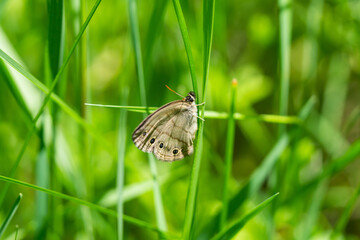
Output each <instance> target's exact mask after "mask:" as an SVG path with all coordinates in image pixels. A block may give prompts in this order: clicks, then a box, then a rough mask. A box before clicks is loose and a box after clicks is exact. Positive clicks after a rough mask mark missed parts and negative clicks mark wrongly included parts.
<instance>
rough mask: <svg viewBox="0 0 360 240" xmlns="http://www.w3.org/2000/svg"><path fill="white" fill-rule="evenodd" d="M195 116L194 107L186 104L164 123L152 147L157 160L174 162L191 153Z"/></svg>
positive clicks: (192, 149)
mask: <svg viewBox="0 0 360 240" xmlns="http://www.w3.org/2000/svg"><path fill="white" fill-rule="evenodd" d="M196 114H197V109H196V107H195V106H192V105H190V104H187V106H186V107H183V108H182V110H181V111H180V112H178V113H177V115H176V116H174V117H172V118H171V119H170V120H169V121H167V122H166V124H165V126H164V127H163V129H162V132H161V133H160V134H159V135H158V136H157V139H158V140H157V142H156V143H155V146H154V155H155V157H156V158H157V159H160V160H162V161H175V160H180V159H182V158H184V157H186V156H189V155H191V154H192V153H193V151H194V147H193V140H194V138H195V134H196V130H197V118H196Z"/></svg>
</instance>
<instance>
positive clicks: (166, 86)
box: [165, 85, 185, 98]
mask: <svg viewBox="0 0 360 240" xmlns="http://www.w3.org/2000/svg"><path fill="white" fill-rule="evenodd" d="M165 87H167V89H169V90H170V91H172V92H173V93H175V94H177V95H179V96H180V97H182V98H185V97H184V96H183V95H181V94H179V93H177V92H175V91H174V90H172V89H171V88H170V87H169V86H168V85H165Z"/></svg>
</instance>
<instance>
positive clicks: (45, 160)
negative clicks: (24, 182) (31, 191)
mask: <svg viewBox="0 0 360 240" xmlns="http://www.w3.org/2000/svg"><path fill="white" fill-rule="evenodd" d="M48 151H49V149H46V147H45V146H44V145H43V146H42V147H41V150H40V152H39V154H38V157H37V159H36V166H35V169H36V172H35V176H36V185H38V186H41V187H44V188H49V185H50V179H51V178H50V176H54V175H51V173H50V172H49V164H50V163H49V155H50V154H49V153H48ZM49 206H51V205H50V204H49V198H48V196H47V195H46V194H45V193H43V192H36V197H35V209H36V211H35V220H36V223H37V229H36V235H37V236H40V235H41V233H42V232H44V231H46V229H47V228H48V227H50V226H51V225H50V223H49V221H48V219H47V216H49V215H51V211H52V210H51V208H49Z"/></svg>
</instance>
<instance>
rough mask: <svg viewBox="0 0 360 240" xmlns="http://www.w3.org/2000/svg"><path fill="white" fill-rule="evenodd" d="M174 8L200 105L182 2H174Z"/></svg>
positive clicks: (175, 0) (174, 0)
mask: <svg viewBox="0 0 360 240" xmlns="http://www.w3.org/2000/svg"><path fill="white" fill-rule="evenodd" d="M173 6H174V9H175V14H176V17H177V19H178V23H179V27H180V31H181V35H182V39H183V41H184V46H185V51H186V56H187V59H188V63H189V69H190V75H191V79H192V85H193V90H194V92H195V93H196V95H197V99H196V100H197V103H199V96H200V95H199V91H198V84H197V80H196V72H195V62H194V57H193V54H192V50H191V45H190V38H189V33H188V30H187V27H186V22H185V18H184V14H183V12H182V10H181V5H180V1H179V0H173Z"/></svg>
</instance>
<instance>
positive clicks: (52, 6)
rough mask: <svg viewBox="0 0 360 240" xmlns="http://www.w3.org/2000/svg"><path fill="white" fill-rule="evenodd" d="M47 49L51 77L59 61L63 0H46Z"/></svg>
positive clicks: (55, 71)
mask: <svg viewBox="0 0 360 240" xmlns="http://www.w3.org/2000/svg"><path fill="white" fill-rule="evenodd" d="M48 16H49V26H48V28H49V29H48V46H49V47H48V50H49V61H50V70H51V77H52V78H54V77H55V76H56V74H57V72H58V70H59V66H60V62H61V33H62V20H63V19H62V17H63V1H61V0H60V1H58V0H51V1H48Z"/></svg>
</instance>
